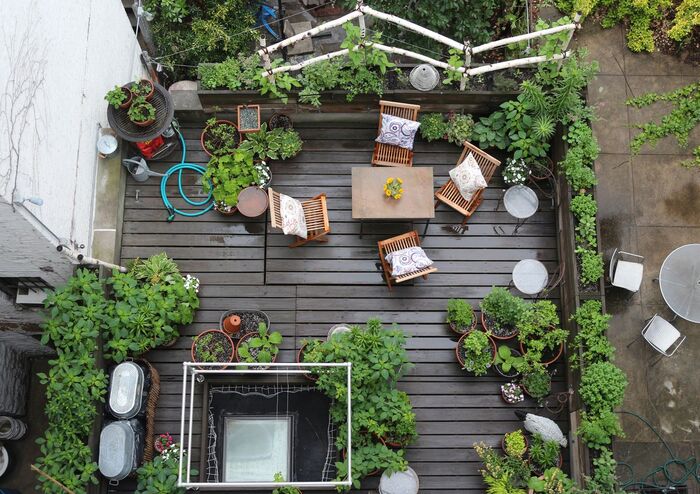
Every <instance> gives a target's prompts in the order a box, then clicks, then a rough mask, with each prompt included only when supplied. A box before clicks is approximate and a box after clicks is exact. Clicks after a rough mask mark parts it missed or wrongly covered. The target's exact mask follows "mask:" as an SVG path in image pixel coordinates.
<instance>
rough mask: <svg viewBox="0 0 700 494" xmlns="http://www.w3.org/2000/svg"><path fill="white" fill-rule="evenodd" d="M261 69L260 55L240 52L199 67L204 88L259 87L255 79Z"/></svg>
mask: <svg viewBox="0 0 700 494" xmlns="http://www.w3.org/2000/svg"><path fill="white" fill-rule="evenodd" d="M260 70H261V60H260V57H259V56H258V55H250V56H244V55H243V54H239V55H237V56H235V57H229V58H227V59H226V60H224V61H223V62H220V63H211V64H200V65H199V67H197V71H198V75H199V82H200V84H201V86H202V89H228V90H230V91H238V90H241V89H258V86H257V83H256V81H255V78H256V76H257V75H258V73H259V72H260Z"/></svg>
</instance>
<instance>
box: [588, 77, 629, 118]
mask: <svg viewBox="0 0 700 494" xmlns="http://www.w3.org/2000/svg"><path fill="white" fill-rule="evenodd" d="M626 99H627V83H626V82H625V78H624V77H623V76H621V75H598V76H596V77H595V78H594V79H593V80H592V81H591V82H590V84H589V85H588V103H589V104H591V105H592V106H595V108H596V115H597V117H598V119H599V120H600V121H602V122H606V123H608V124H624V125H627V105H626V104H625V100H626Z"/></svg>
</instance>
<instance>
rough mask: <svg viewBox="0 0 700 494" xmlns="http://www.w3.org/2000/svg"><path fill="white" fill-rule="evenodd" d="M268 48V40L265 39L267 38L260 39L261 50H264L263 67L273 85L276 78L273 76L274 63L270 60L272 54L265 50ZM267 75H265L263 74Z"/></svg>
mask: <svg viewBox="0 0 700 494" xmlns="http://www.w3.org/2000/svg"><path fill="white" fill-rule="evenodd" d="M266 46H267V40H266V39H265V36H261V37H260V48H262V49H263V54H262V62H263V67H264V68H265V70H266V71H267V78H268V79H269V80H270V82H271V83H272V84H274V83H275V76H274V75H273V74H272V70H271V69H272V61H271V60H270V54H269V53H268V52H266V51H265V50H264V48H265V47H266ZM263 75H265V74H263Z"/></svg>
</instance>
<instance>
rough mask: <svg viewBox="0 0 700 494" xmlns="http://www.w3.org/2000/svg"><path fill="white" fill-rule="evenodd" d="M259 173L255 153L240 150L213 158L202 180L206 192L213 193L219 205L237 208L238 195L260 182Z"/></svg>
mask: <svg viewBox="0 0 700 494" xmlns="http://www.w3.org/2000/svg"><path fill="white" fill-rule="evenodd" d="M259 178H260V177H259V172H258V169H257V168H256V167H255V164H254V163H253V153H252V152H251V151H249V150H247V149H245V148H244V149H240V148H238V149H237V150H236V152H235V153H233V154H227V155H224V156H213V157H212V158H211V160H210V161H209V165H207V170H206V172H205V173H204V175H203V178H202V188H203V189H204V192H207V193H209V192H210V191H211V192H212V195H213V196H214V200H215V201H216V202H217V203H219V204H225V205H227V206H235V205H236V204H237V203H238V194H239V193H240V192H241V191H242V190H243V189H245V188H246V187H248V186H250V185H253V184H255V183H257V182H258V180H259Z"/></svg>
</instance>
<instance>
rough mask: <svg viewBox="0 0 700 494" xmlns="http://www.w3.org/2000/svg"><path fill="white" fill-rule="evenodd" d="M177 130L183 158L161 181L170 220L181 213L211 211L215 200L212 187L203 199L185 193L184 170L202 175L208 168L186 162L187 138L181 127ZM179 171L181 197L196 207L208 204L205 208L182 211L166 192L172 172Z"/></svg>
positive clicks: (185, 214) (194, 213) (188, 214)
mask: <svg viewBox="0 0 700 494" xmlns="http://www.w3.org/2000/svg"><path fill="white" fill-rule="evenodd" d="M175 132H177V135H178V136H179V137H180V143H181V144H182V159H181V160H180V163H178V164H177V165H175V166H173V167H171V168H170V169H169V170H168V171H167V172H165V175H164V176H163V178H162V179H161V181H160V197H161V199H163V204H164V205H165V208H166V209H167V210H168V221H169V222H170V221H173V220H174V219H175V215H176V214H179V215H181V216H190V217H194V216H201V215H203V214H204V213H206V212H207V211H210V210H211V208H213V207H214V201H213V200H212V192H211V191H212V187H210V188H209V194H208V195H207V197H206V199H204V200H202V201H195V200H192V199H190V198H189V197H188V196H187V194H185V191H184V190H182V172H183V171H184V170H192V171H195V172H197V173H199V174H201V175H204V172H205V171H206V168H205V167H203V166H202V165H196V164H194V163H185V156H186V155H187V147H186V146H185V138H184V137H182V134H181V133H180V129H178V128H175ZM175 172H177V188H178V190H179V191H180V197H182V198H183V199H184V200H185V202H186V203H187V204H189V205H191V206H195V207H202V206H206V207H205V208H204V209H200V210H199V211H192V212H189V211H182V210H181V209H177V208H176V207H175V206H173V204H172V203H171V202H170V199H168V194H167V192H166V188H167V185H168V179H169V178H170V176H171V175H172V174H174V173H175Z"/></svg>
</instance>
